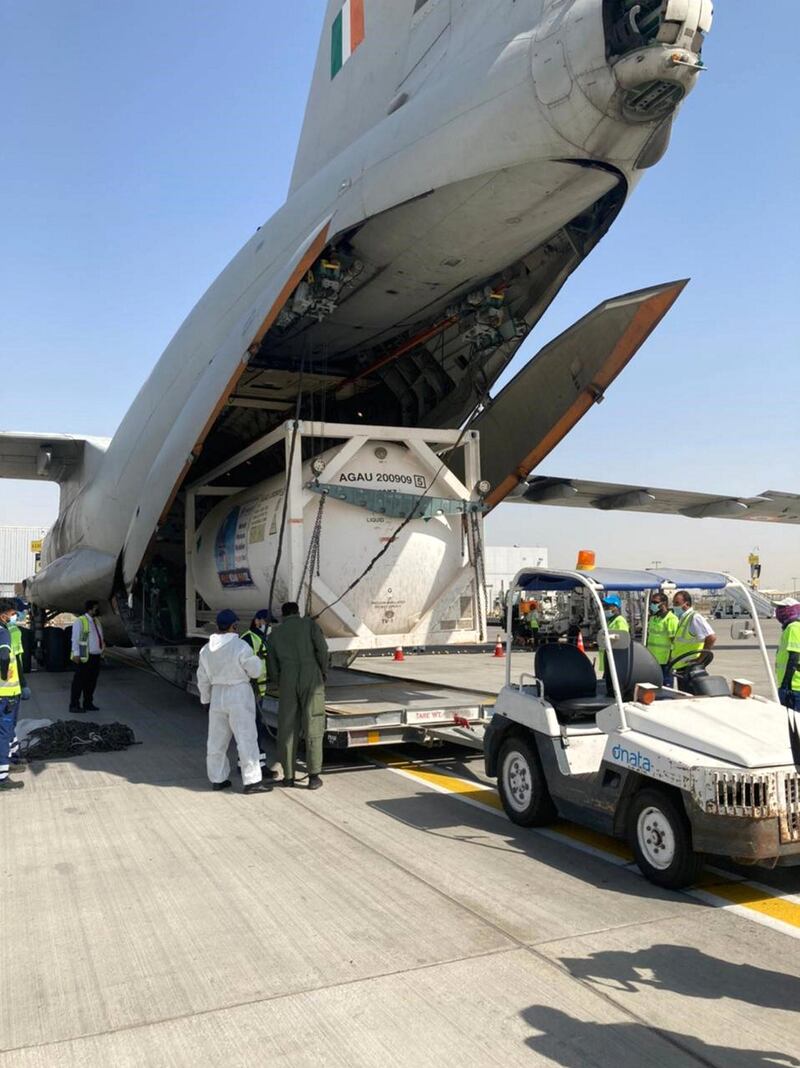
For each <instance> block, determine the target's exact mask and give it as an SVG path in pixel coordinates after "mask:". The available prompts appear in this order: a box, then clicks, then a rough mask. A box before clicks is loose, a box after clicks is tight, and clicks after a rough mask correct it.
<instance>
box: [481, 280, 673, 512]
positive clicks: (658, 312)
mask: <svg viewBox="0 0 800 1068" xmlns="http://www.w3.org/2000/svg"><path fill="white" fill-rule="evenodd" d="M686 285H687V282H686V281H680V282H670V283H666V284H664V285H659V286H652V287H650V288H648V289H641V290H638V291H637V292H635V293H628V294H626V295H625V296H621V297H615V298H614V299H613V300H607V301H605V302H604V303H603V304H600V305H599V306H598V307H597V308H595V309H594V311H591V312H589V314H588V315H586V316H584V318H583V319H581V320H580V321H579V322H577V323H576V324H575V325H574V326H571V327H570V328H569V329H568V330H566V331H565V332H564V333H563V334H561V335H560V336H559V337H557V338H556V339H555V340H554V341H551V342H550V344H549V345H547V346H546V347H545V348H544V349H542V351H541V352H540V353H539V354H538V356H535V357H534V358H533V359H532V360H531V361H530V362H529V363H528V364H527V365H526V366H525V367H523V368H522V370H521V371H520V372H519V374H518V375H517V376H516V377H515V378H514V379H512V381H511V382H510V383H509V384H508V385H507V386H506V387H505V388H504V389H503V390H501V392H500V393H499V394H498V396H497V397H495V398H494V400H492V401H491V402H490V403H489V404H488V405H487V406H486V408H485V409H484V410H483V412H481V413H480V415H478V416H477V418H476V419H475V421H474V422H473V423H472V425H471V427H470V429H472V430H478V431H480V435H481V470H482V474H483V477H484V478H486V479H488V481H489V482H491V484H492V491H491V494H490V495H489V497H488V498H487V503H488V504H489V505H490V507H494V506H495V505H497V504H500V502H501V501H503V500H504V499H505V498H506V497H507V496H508V494H509V493H512V492H513V491H514V490H515V489H516V488H517V486H519V484H520V483H522V482H524V481H525V479H526V478H527V477H528V475H529V474H530V472H531V471H533V470H534V468H536V467H538V465H539V464H540V463H541V462H542V460H544V459H545V457H546V456H548V455H549V454H550V453H551V452H552V450H553V449H554V448H555V447H556V445H558V444H559V442H560V441H562V440H563V439H564V438H565V437H566V435H567V434H568V433H569V432H570V430H572V428H573V427H574V426H575V425H576V423H578V422H579V421H580V420H581V419H582V418H583V416H584V415H586V413H587V412H588V411H589V410H590V409H591V408H592V406H593V405H594V404H598V403H599V402H600V401H602V399H603V397H604V395H605V392H606V390H607V389H608V387H609V386H610V385H611V383H612V382H613V381H614V380H615V379H616V378H617V376H618V375H619V374H620V372H621V371H622V370H623V369H624V368H625V367H626V366H627V364H628V363H629V362H630V361H631V360H632V359H633V357H634V356H635V355H636V353H637V352H638V351H639V349H640V348H641V346H642V345H643V344H644V342H645V341H646V340H647V338H648V337H649V336H650V334H651V333H652V331H653V330H654V329H655V327H656V326H658V324H659V323H660V322H661V320H662V319H663V317H664V316H665V315H666V314H667V312H668V311H669V310H670V308H671V307H672V305H673V304H674V303H675V301H676V300H677V299H678V297H679V296H680V294H681V293H682V291H683V289H684V287H685V286H686Z"/></svg>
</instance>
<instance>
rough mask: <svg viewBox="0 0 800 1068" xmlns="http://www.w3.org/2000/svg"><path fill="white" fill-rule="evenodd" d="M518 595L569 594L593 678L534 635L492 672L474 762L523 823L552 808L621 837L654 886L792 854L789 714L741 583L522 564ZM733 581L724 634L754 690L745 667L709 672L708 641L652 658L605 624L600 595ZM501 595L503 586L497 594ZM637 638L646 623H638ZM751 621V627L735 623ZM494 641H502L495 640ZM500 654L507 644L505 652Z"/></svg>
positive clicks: (559, 646)
mask: <svg viewBox="0 0 800 1068" xmlns="http://www.w3.org/2000/svg"><path fill="white" fill-rule="evenodd" d="M514 588H517V589H519V590H522V591H523V592H524V593H525V594H527V595H528V596H532V597H536V596H538V595H541V594H544V593H548V592H556V593H565V592H572V593H574V595H575V596H576V597H580V596H582V597H583V599H584V602H585V604H586V605H587V607H588V606H591V609H592V613H593V614H594V613H596V614H597V615H598V616H599V619H600V626H599V630H598V632H597V634H598V638H597V641H598V647H599V648H600V650H601V651H602V652H603V654H604V659H605V671H604V675H605V677H604V678H602V679H598V678H597V675H596V673H595V668H594V665H593V663H592V661H591V660H590V658H589V657H588V656H587V655H586V654H585V653H584V652H583V651H582V650H581V649H579V648H578V646H577V645H575V644H571V643H568V642H553V643H549V644H545V645H540V646H539V648H538V649H537V650H536V653H535V655H534V664H533V671H532V673H523V674H521V675H520V677H519V680H518V681H516V682H512V679H511V658H510V655H509V656H508V657H507V660H506V683H505V687H504V688H503V690H502V691H501V693H500V695H499V698H498V701H497V704H496V706H495V714H494V716H493V718H492V720H491V722H490V725H489V727H488V728H487V731H486V737H485V760H486V771H487V774H488V775H490V776H491V777H493V778H497V780H498V785H499V792H500V797H501V799H502V803H503V807H504V809H505V811H506V813H507V814H508V816H509V818H510V819H511V820H512V821H513V822H514V823H516V824H519V825H520V826H523V827H537V826H544V825H546V824H548V823H550V822H552V821H554V820H555V819H556V818H557V817H563V818H565V819H569V820H572V821H574V822H576V823H580V824H583V825H585V826H588V827H591V828H593V829H595V830H598V831H601V832H604V833H606V834H610V835H613V836H616V837H618V838H627V839H628V841H629V842H630V845H631V847H632V849H633V852H634V855H635V857H636V861H637V863H638V865H639V868H640V869H641V871H642V872H643V874H644V875H645V876H646V878H648V879H649V880H650V881H651V882H653V883H656V884H658V885H659V886H665V887H671V888H674V889H677V888H680V887H684V886H688V885H690V884H692V883H693V882H694V881H695V880H696V879H697V877H698V875H699V873H700V870H701V868H702V865H703V861H704V857H705V856H706V855H712V856H719V857H728V858H732V859H734V860H735V861H736V862H737V863H743V864H759V865H764V866H767V867H774V866H776V865H792V864H800V765H799V763H798V760H797V757H796V755H794V754H796V753H797V750H798V745H797V739H796V735H795V736H793V730H794V724H793V719H791V718H790V715H789V713H788V712H787V710H786V709H785V708H784V707H783V706H782V705H781V704H780V703H779V700H778V692H777V689H776V686H775V681H774V676H773V673H772V668H771V664H770V661H769V657H768V654H767V649H766V645H765V643H764V635H763V632H762V630H761V626H760V624H759V621H758V617H757V613H756V611H755V607H754V606H753V605H752V598H750V595H749V591H747V589H746V587H744V586H743V584H742V583H741V582H739V581H738V580H737V579H735V578H733V577H731V576H729V575H723V574H713V573H706V572H697V571H690V572H680V571H658V572H651V571H642V572H639V571H617V570H610V569H600V568H598V569H596V570H593V571H553V570H536V569H533V570H525V571H522V572H520V573H519V574H518V575H517V576H516V578H515V580H514ZM730 588H736V589H737V590H740V591H744V594H745V596H746V597H747V598H748V599H749V600H750V603H751V610H752V611H751V614H752V619H751V620H750V621H748V622H747V623H746V624H745V623H743V622H737V623H735V624H734V626H733V629H732V636H733V637H734V638H747V637H752V638H755V639H756V640H757V641H758V644H759V646H760V649H761V654H762V656H763V658H764V662H765V665H766V667H767V675H768V677H769V679H770V695H769V697H761V696H757V695H755V694H754V693H753V687H752V684H751V683H750V682H749V681H748V680H746V679H734V680H733V681H732V683H729V682H728V681H727V680H726V679H724V678H722V677H721V676H715V675H711V674H709V672H708V670H707V668H708V666H709V664H710V662H711V660H712V659H713V654H712V653H711V652H710V651H701V652H699V653H694V652H692V653H689V654H688V655H687V654H684V655H683V656H681V657H680V658H676V659H675V660H673V661H672V663H671V665H668V667H670V668H671V669H672V671H673V672H674V675H675V679H676V681H675V684H674V685H673V686H665V685H664V684H663V677H664V676H663V673H662V669H661V666H660V665H659V664H658V663H657V661H656V659H655V657H654V656H653V655H652V654H651V653H650V652H649V651H648V650H647V648H646V647H645V645H644V644H642V643H640V642H638V641H635V640H633V636H632V635H631V634H627V633H623V632H620V631H616V630H609V628H608V626H607V623H606V620H605V618H604V615H603V605H602V598H603V597H604V596H606V595H607V594H608V593H609V592H611V591H613V592H614V593H617V594H621V595H622V596H623V597H625V598H626V599H627V600H628V601H633V600H638V601H639V604H640V606H641V605H642V603H643V604H644V611H643V613H642V619H643V621H646V619H647V605H648V604H649V599H650V596H651V595H652V594H653V593H654V592H656V591H663V592H666V593H674V592H675V590H678V589H684V590H687V589H688V590H701V589H702V590H724V589H730ZM509 603H510V598H509ZM643 627H644V628H645V629H644V633H643V634H642V637H643V639H644V641H646V622H643ZM750 628H752V629H750ZM509 646H510V639H509ZM507 652H508V653H509V654H510V647H509V649H508V650H507Z"/></svg>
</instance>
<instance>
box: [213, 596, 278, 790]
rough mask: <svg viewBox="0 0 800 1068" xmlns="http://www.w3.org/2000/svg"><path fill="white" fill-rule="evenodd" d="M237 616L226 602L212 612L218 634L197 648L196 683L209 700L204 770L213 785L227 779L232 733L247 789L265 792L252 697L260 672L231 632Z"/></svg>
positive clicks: (256, 660)
mask: <svg viewBox="0 0 800 1068" xmlns="http://www.w3.org/2000/svg"><path fill="white" fill-rule="evenodd" d="M238 622H239V617H238V616H237V615H236V613H235V612H232V611H231V610H230V609H229V608H226V609H224V610H223V611H222V612H220V613H219V614H218V615H217V631H218V633H217V634H212V635H211V638H210V639H209V641H208V643H207V644H206V645H204V646H203V648H202V649H201V650H200V662H199V664H198V667H197V687H198V689H199V690H200V701H201V703H202V704H204V705H208V706H209V709H208V745H207V748H206V770H207V772H208V778H209V779H210V781H211V789H212V790H226V789H227V788H228V787H229V786H230V785H231V780H230V778H229V776H230V772H231V765H230V761H229V760H228V746H229V745H230V744H231V738H232V737H233V738H234V739H235V741H236V748H237V750H238V751H239V766H240V768H241V769H242V782H243V783H244V792H245V793H246V794H265V793H268V792H269V791H270V790H271V789H272V784H271V783H265V782H263V781H262V775H261V762H260V760H259V758H258V735H257V733H256V698H255V694H254V693H253V688H252V686H251V680H253V679H257V678H258V677H259V675H260V674H261V661H260V660H259V658H258V657H257V656H254V655H253V650H252V649H251V648H250V646H249V645H248V644H247V643H246V642H243V641H242V639H241V638H240V637H239V635H238V634H237V633H236V629H237V623H238Z"/></svg>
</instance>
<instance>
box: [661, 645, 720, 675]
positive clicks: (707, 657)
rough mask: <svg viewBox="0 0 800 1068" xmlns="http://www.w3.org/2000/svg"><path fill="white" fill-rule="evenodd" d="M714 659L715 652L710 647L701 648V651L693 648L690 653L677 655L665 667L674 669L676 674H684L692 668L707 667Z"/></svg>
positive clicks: (670, 669)
mask: <svg viewBox="0 0 800 1068" xmlns="http://www.w3.org/2000/svg"><path fill="white" fill-rule="evenodd" d="M713 659H714V654H713V653H712V652H711V650H710V649H700V650H699V651H695V650H693V649H692V650H690V651H689V652H688V653H681V654H680V656H676V657H675V659H674V660H670V662H669V663H668V664H666V665H665V667H666V669H667V671H672V672H674V673H675V674H676V675H684V674H685V673H686V672H687V671H690V670H691V669H692V668H707V667H708V665H709V664H710V663H711V661H712V660H713Z"/></svg>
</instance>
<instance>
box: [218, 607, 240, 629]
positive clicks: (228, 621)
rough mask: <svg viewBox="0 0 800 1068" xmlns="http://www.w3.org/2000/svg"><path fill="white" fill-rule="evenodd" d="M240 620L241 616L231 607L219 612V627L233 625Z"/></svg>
mask: <svg viewBox="0 0 800 1068" xmlns="http://www.w3.org/2000/svg"><path fill="white" fill-rule="evenodd" d="M238 622H239V617H238V616H237V615H236V613H235V612H233V611H231V609H230V608H223V609H222V611H221V612H217V626H218V627H231V626H233V624H234V623H238Z"/></svg>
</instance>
